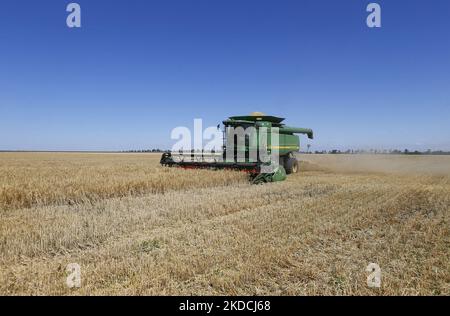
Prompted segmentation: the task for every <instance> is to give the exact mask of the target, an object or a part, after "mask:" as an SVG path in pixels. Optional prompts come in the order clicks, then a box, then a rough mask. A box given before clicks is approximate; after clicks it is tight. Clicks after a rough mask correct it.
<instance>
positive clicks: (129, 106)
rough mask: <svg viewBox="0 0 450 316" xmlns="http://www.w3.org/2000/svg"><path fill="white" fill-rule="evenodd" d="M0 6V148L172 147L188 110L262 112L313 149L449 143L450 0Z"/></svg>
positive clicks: (82, 0)
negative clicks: (370, 22)
mask: <svg viewBox="0 0 450 316" xmlns="http://www.w3.org/2000/svg"><path fill="white" fill-rule="evenodd" d="M77 2H78V3H79V4H80V5H81V9H82V27H81V29H69V28H68V27H67V26H66V17H67V15H68V13H67V12H66V11H65V8H66V6H67V4H68V3H70V1H63V0H39V1H23V0H21V1H18V0H14V1H13V0H5V1H2V2H1V4H0V40H1V44H0V45H1V46H0V150H16V149H20V150H124V149H139V148H152V147H165V148H168V147H170V146H171V145H172V144H173V143H174V141H173V140H171V139H170V131H171V130H172V129H173V128H175V127H176V126H188V127H192V126H193V119H194V118H203V120H204V124H205V125H217V123H219V122H220V121H222V120H223V119H224V118H226V117H228V116H231V115H239V114H247V113H250V112H252V111H262V112H265V113H268V114H272V115H278V116H282V117H286V118H287V120H286V123H287V124H289V125H293V126H299V127H310V128H313V129H314V131H315V136H316V138H315V140H313V141H307V140H306V139H305V138H303V137H302V139H303V143H304V144H306V143H311V144H312V147H311V149H313V150H320V149H333V148H338V149H346V148H355V149H356V148H387V149H389V148H400V149H404V148H409V149H421V150H426V149H428V148H430V149H445V150H450V124H449V118H450V1H447V0H433V1H425V0H420V1H414V0H409V1H405V0H403V1H401V0H397V1H377V2H378V3H379V4H380V5H381V8H382V27H381V28H380V29H369V28H368V27H367V26H366V23H365V21H366V17H367V15H368V13H367V12H366V10H365V9H366V6H367V4H368V3H369V2H370V1H360V0H341V1H336V0H329V1H317V0H315V1H313V0H311V1H299V0H295V1H283V0H281V1H266V0H227V1H225V0H189V1H187V0H178V1H175V0H164V1H162V0H161V1H148V0H142V1H138V0H130V1H119V0H117V1H111V0H109V1H103V0H89V1H88V0H79V1H77Z"/></svg>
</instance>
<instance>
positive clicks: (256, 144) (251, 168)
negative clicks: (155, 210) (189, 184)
mask: <svg viewBox="0 0 450 316" xmlns="http://www.w3.org/2000/svg"><path fill="white" fill-rule="evenodd" d="M283 121H284V118H280V117H275V116H268V115H265V114H263V113H259V112H255V113H252V114H251V115H249V116H232V117H230V118H229V119H227V120H225V121H223V125H224V130H223V140H224V142H223V147H222V149H223V150H222V152H220V153H214V152H212V153H204V152H195V151H191V152H188V153H185V152H184V153H182V152H180V153H170V152H167V153H164V154H163V155H162V157H161V161H160V163H161V165H163V166H168V167H173V166H178V167H183V168H207V169H233V170H241V171H246V172H248V173H249V174H250V179H251V180H252V182H253V183H265V182H275V181H283V180H285V179H286V174H291V173H297V172H298V168H299V166H298V161H297V159H296V158H295V156H294V153H295V152H298V151H299V150H300V139H299V136H297V135H295V134H306V135H307V136H308V138H309V139H312V138H313V131H312V130H311V129H308V128H296V127H289V126H286V125H284V124H283V123H282V122H283ZM275 160H276V161H275Z"/></svg>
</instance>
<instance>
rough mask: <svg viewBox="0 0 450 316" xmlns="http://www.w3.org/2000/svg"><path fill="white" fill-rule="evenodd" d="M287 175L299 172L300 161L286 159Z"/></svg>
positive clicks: (290, 158) (291, 158)
mask: <svg viewBox="0 0 450 316" xmlns="http://www.w3.org/2000/svg"><path fill="white" fill-rule="evenodd" d="M285 169H286V173H287V174H291V173H297V172H298V161H297V159H295V158H293V157H289V158H287V159H286V165H285Z"/></svg>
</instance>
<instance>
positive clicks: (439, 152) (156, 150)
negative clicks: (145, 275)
mask: <svg viewBox="0 0 450 316" xmlns="http://www.w3.org/2000/svg"><path fill="white" fill-rule="evenodd" d="M308 149H309V148H308ZM166 151H167V150H163V149H159V148H153V149H137V150H136V149H133V150H125V151H123V152H125V153H163V152H166ZM192 152H201V151H200V150H195V151H194V150H192ZM301 153H302V154H318V155H325V154H331V155H342V154H344V155H358V154H359V155H360V154H372V155H450V151H443V150H434V151H433V150H431V149H428V150H426V151H418V150H414V151H413V150H408V149H404V150H398V149H356V150H355V149H347V150H345V151H344V150H339V149H332V150H316V151H314V152H313V151H309V150H308V151H302V152H301Z"/></svg>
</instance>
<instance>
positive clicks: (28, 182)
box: [0, 153, 450, 295]
mask: <svg viewBox="0 0 450 316" xmlns="http://www.w3.org/2000/svg"><path fill="white" fill-rule="evenodd" d="M298 158H299V159H300V160H301V161H302V162H301V168H300V173H298V174H295V175H291V176H289V177H288V179H287V180H286V181H284V182H278V183H271V184H265V185H251V184H249V183H248V181H247V179H246V175H245V174H242V173H239V172H233V171H210V170H182V169H177V168H163V167H160V166H159V155H153V154H93V153H92V154H91V153H89V154H88V153H0V295H190V294H196V295H450V225H449V217H450V210H449V208H450V157H444V156H442V157H435V156H382V155H379V156H369V155H367V156H359V155H358V156H356V155H355V156H346V155H299V157H298ZM69 263H77V264H79V266H80V268H81V287H79V288H69V287H68V286H67V285H66V278H67V275H68V273H67V271H66V267H67V265H68V264H69ZM369 263H376V264H378V265H379V267H380V269H381V276H382V278H381V287H380V288H373V287H368V285H367V276H368V275H369V273H368V272H366V267H367V266H368V264H369Z"/></svg>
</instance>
